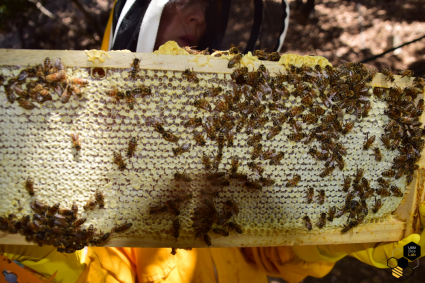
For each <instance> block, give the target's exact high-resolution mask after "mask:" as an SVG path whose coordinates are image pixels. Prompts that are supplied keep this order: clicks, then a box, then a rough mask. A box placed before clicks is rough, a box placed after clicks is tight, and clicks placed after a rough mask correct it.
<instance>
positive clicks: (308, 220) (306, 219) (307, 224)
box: [303, 215, 313, 231]
mask: <svg viewBox="0 0 425 283" xmlns="http://www.w3.org/2000/svg"><path fill="white" fill-rule="evenodd" d="M303 220H304V221H305V227H306V228H307V230H308V231H311V229H312V228H313V225H312V224H311V220H310V217H308V216H307V215H306V216H304V217H303Z"/></svg>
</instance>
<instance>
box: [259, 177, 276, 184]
mask: <svg viewBox="0 0 425 283" xmlns="http://www.w3.org/2000/svg"><path fill="white" fill-rule="evenodd" d="M258 180H259V181H260V182H261V183H262V184H263V186H266V187H268V186H273V185H274V184H275V183H276V181H275V180H273V179H271V178H270V177H262V176H261V177H260V178H259V179H258Z"/></svg>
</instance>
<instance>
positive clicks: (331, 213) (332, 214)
mask: <svg viewBox="0 0 425 283" xmlns="http://www.w3.org/2000/svg"><path fill="white" fill-rule="evenodd" d="M335 213H336V207H335V206H332V207H329V212H328V218H327V219H328V221H329V222H332V221H333V220H334V217H335Z"/></svg>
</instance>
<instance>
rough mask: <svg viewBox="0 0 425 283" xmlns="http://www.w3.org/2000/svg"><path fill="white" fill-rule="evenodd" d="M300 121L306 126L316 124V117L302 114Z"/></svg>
mask: <svg viewBox="0 0 425 283" xmlns="http://www.w3.org/2000/svg"><path fill="white" fill-rule="evenodd" d="M300 117H301V119H302V120H303V122H304V123H307V124H315V123H317V120H318V118H317V116H315V115H312V114H302V115H300Z"/></svg>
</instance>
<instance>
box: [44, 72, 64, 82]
mask: <svg viewBox="0 0 425 283" xmlns="http://www.w3.org/2000/svg"><path fill="white" fill-rule="evenodd" d="M65 79H66V73H65V71H59V72H57V73H54V74H50V75H47V76H46V82H48V83H52V82H57V81H64V80H65Z"/></svg>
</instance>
